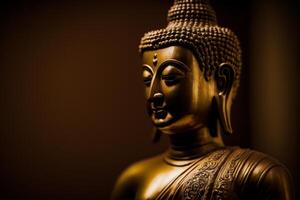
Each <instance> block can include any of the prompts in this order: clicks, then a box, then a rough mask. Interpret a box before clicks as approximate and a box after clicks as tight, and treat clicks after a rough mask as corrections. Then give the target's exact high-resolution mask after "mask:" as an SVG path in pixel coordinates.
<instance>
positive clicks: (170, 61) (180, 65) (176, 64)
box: [159, 59, 191, 71]
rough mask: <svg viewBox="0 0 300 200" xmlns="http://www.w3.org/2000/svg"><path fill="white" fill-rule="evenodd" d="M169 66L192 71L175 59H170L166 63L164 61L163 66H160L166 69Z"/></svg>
mask: <svg viewBox="0 0 300 200" xmlns="http://www.w3.org/2000/svg"><path fill="white" fill-rule="evenodd" d="M167 65H172V66H174V67H177V68H179V69H183V70H186V71H190V70H191V69H190V68H189V67H188V66H187V65H186V64H185V63H183V62H181V61H179V60H175V59H168V60H166V61H164V62H163V63H162V64H160V66H159V67H164V66H167Z"/></svg>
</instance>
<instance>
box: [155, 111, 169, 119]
mask: <svg viewBox="0 0 300 200" xmlns="http://www.w3.org/2000/svg"><path fill="white" fill-rule="evenodd" d="M153 114H154V116H155V118H156V119H164V118H166V116H167V114H168V112H167V111H166V110H165V109H155V110H153Z"/></svg>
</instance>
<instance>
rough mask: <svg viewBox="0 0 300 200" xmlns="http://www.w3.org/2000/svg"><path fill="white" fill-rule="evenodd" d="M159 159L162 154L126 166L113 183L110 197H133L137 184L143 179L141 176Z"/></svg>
mask: <svg viewBox="0 0 300 200" xmlns="http://www.w3.org/2000/svg"><path fill="white" fill-rule="evenodd" d="M161 159H162V156H161V155H159V156H155V157H151V158H148V159H144V160H141V161H138V162H135V163H133V164H131V165H130V166H129V167H127V168H126V169H125V170H124V171H123V172H122V173H121V175H120V176H119V178H118V180H117V182H116V184H115V187H114V190H113V193H112V199H114V200H119V199H134V198H135V195H136V191H137V189H138V186H139V184H140V183H141V182H142V180H143V179H144V177H143V176H144V175H145V174H147V171H149V170H150V169H151V167H153V166H155V165H156V163H157V162H159V161H160V160H161Z"/></svg>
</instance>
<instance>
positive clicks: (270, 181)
mask: <svg viewBox="0 0 300 200" xmlns="http://www.w3.org/2000/svg"><path fill="white" fill-rule="evenodd" d="M241 150H242V151H243V156H242V157H241V159H240V164H239V170H238V174H237V177H236V178H237V183H239V184H238V185H239V187H240V186H242V187H240V188H243V190H244V191H242V193H243V194H244V195H250V196H251V193H253V192H255V193H256V194H257V195H258V196H257V199H286V200H289V199H293V191H292V181H291V176H290V173H289V171H288V170H287V168H286V167H285V166H284V165H283V164H282V163H280V162H279V161H278V160H276V159H274V158H272V157H271V156H269V155H266V154H264V153H261V152H258V151H254V150H250V149H241Z"/></svg>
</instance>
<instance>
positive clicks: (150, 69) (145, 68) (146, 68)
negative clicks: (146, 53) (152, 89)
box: [142, 64, 154, 74]
mask: <svg viewBox="0 0 300 200" xmlns="http://www.w3.org/2000/svg"><path fill="white" fill-rule="evenodd" d="M142 67H143V69H144V70H147V71H149V72H151V73H152V74H153V73H154V72H153V69H152V68H151V67H150V66H149V65H147V64H143V65H142Z"/></svg>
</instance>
